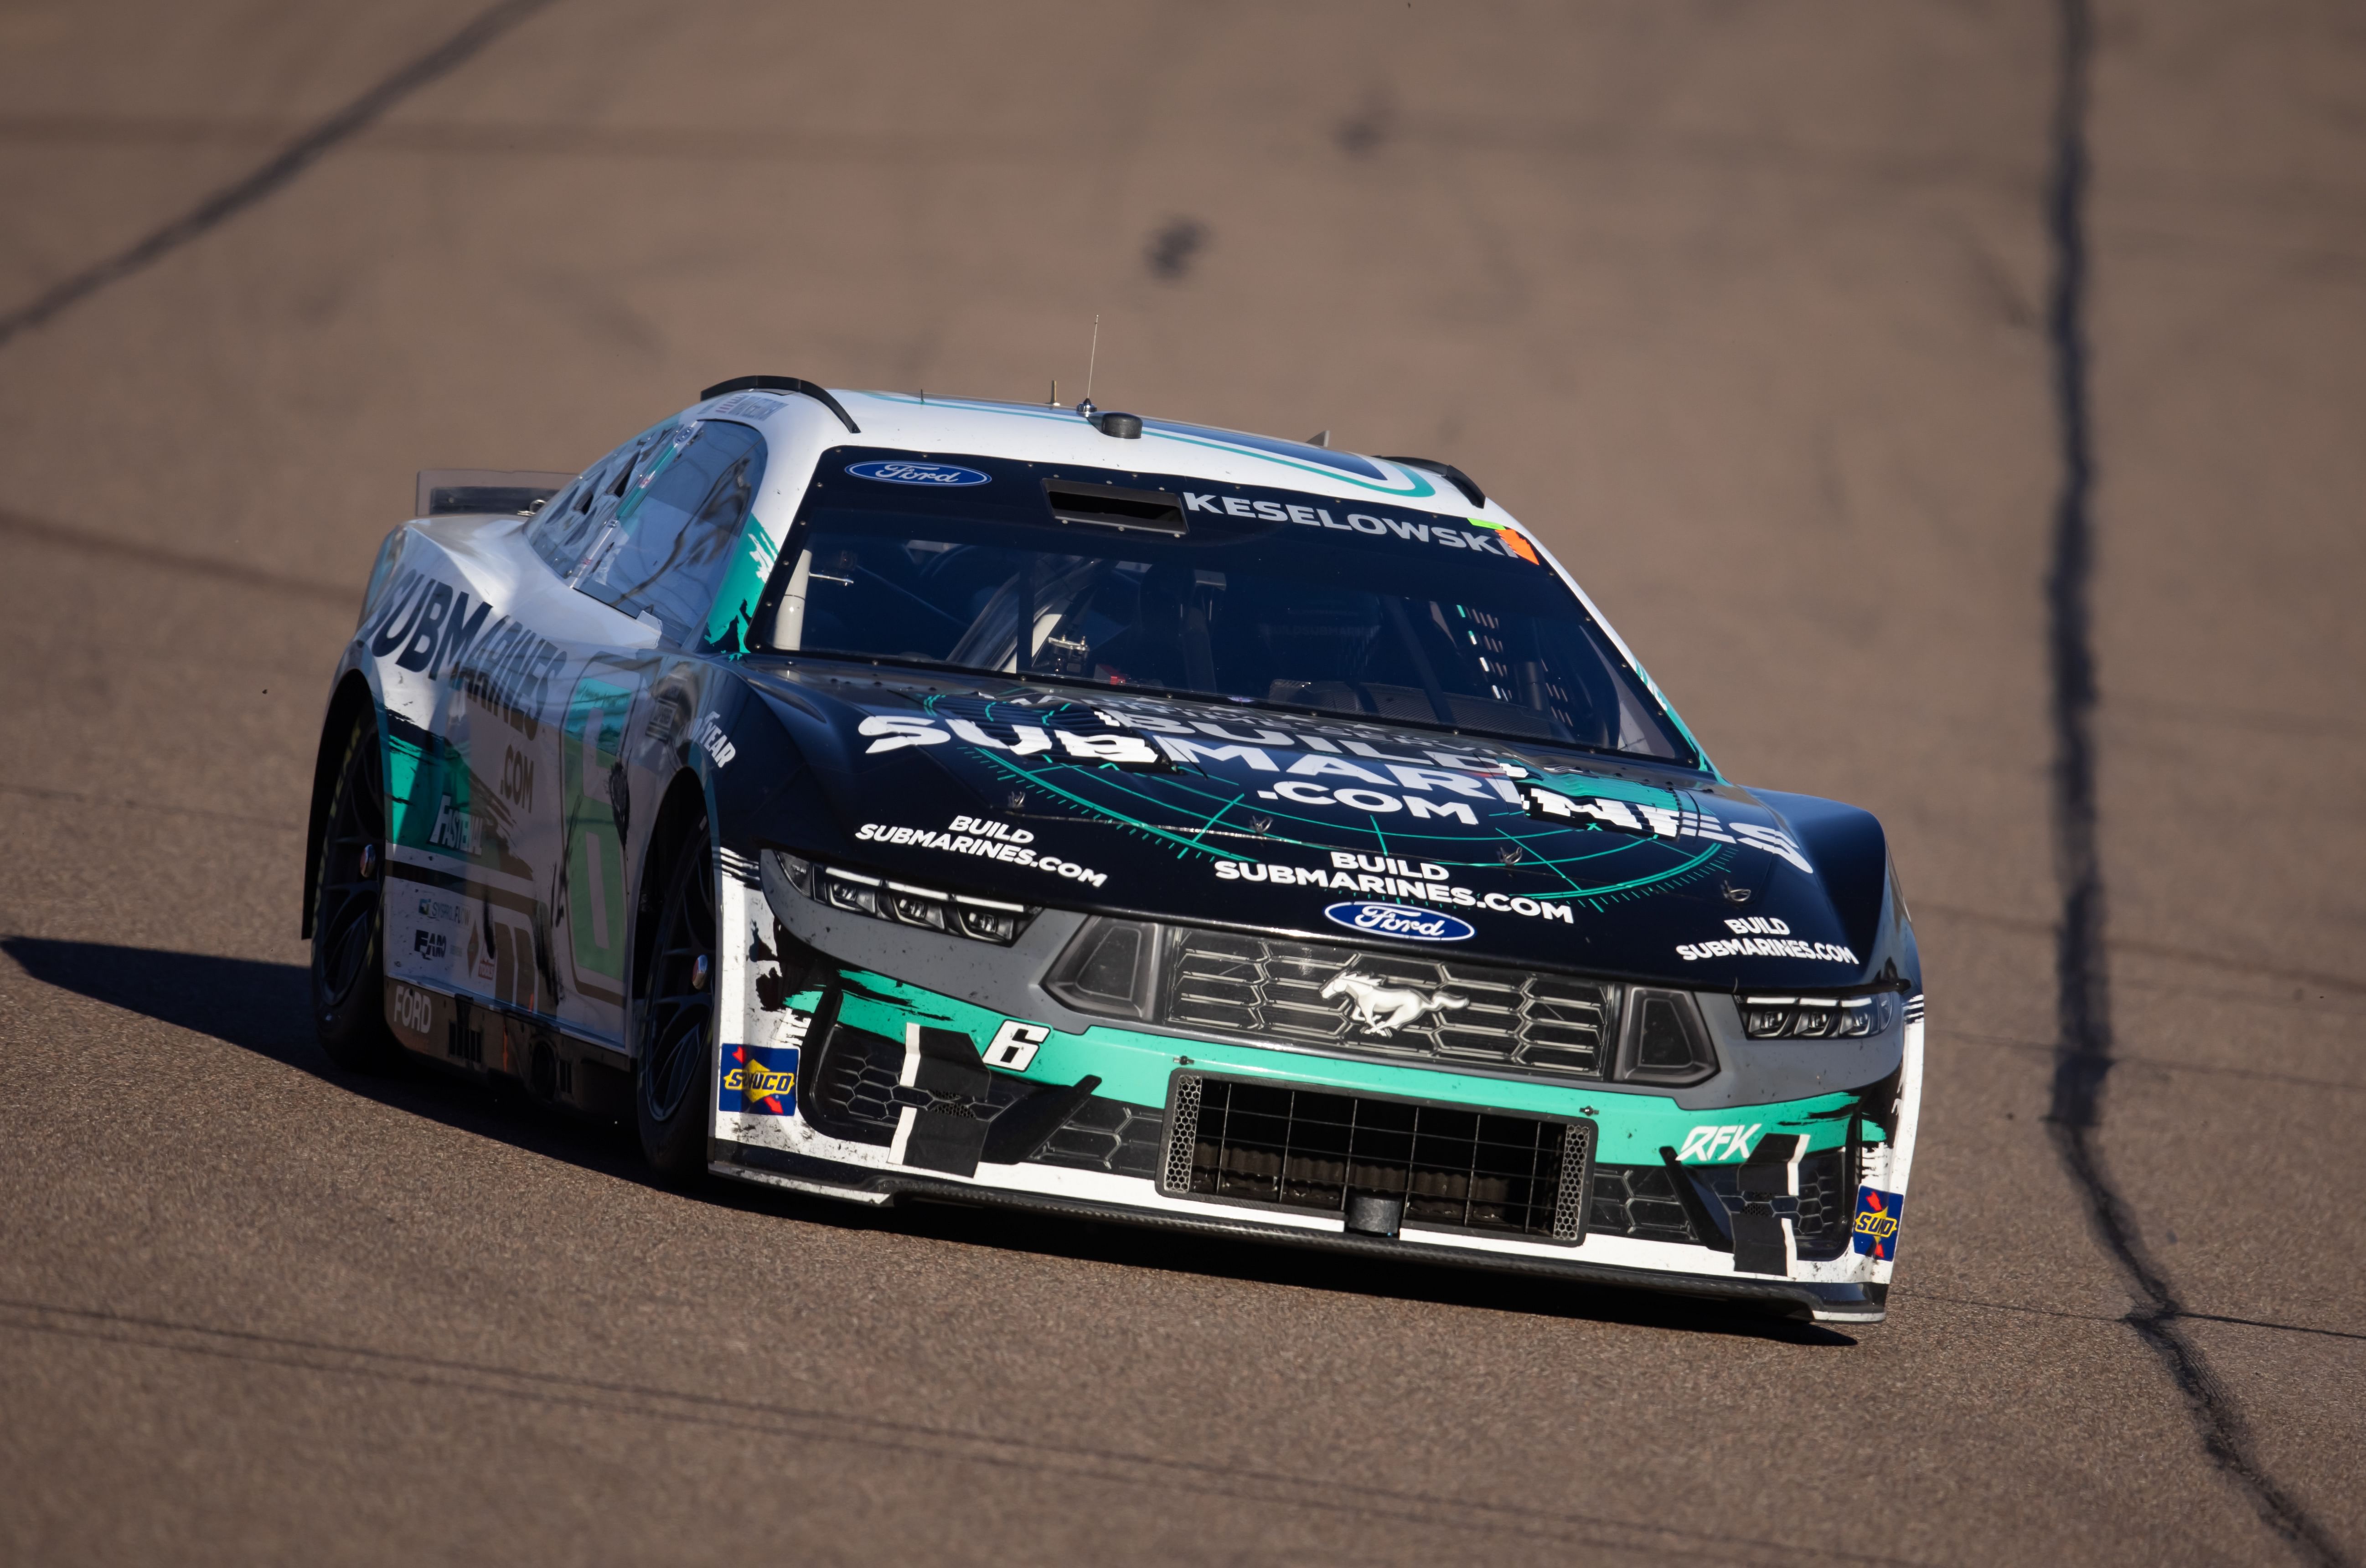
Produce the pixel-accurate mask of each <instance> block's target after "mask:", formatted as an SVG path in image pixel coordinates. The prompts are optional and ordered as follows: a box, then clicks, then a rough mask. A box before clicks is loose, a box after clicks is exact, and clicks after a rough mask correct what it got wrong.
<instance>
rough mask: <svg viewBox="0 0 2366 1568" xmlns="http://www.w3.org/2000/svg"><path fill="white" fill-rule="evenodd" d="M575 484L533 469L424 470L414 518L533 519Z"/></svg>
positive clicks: (571, 477) (570, 477)
mask: <svg viewBox="0 0 2366 1568" xmlns="http://www.w3.org/2000/svg"><path fill="white" fill-rule="evenodd" d="M574 482H575V476H574V475H573V474H551V473H544V472H542V471H540V470H539V469H534V468H422V469H420V470H419V492H418V496H417V498H416V500H415V501H414V502H412V504H413V506H414V508H415V510H413V511H412V513H411V515H412V516H413V517H451V516H456V515H459V514H461V513H492V514H494V515H497V516H510V517H531V516H533V515H534V514H535V513H537V512H539V511H541V510H542V503H543V502H546V501H548V500H549V499H550V498H551V497H552V496H554V495H557V494H558V492H559V491H562V490H565V489H566V488H567V487H568V486H569V485H571V484H573V483H574Z"/></svg>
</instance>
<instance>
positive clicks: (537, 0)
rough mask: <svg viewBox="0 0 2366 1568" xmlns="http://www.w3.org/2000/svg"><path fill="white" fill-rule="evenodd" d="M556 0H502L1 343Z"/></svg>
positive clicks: (264, 189) (58, 294) (13, 328)
mask: <svg viewBox="0 0 2366 1568" xmlns="http://www.w3.org/2000/svg"><path fill="white" fill-rule="evenodd" d="M552 3H553V0H499V3H498V4H496V5H494V6H491V7H490V8H489V9H487V10H485V11H482V12H479V14H478V15H477V17H476V18H475V19H474V20H472V21H471V22H469V23H468V26H466V27H464V28H461V29H460V30H459V31H458V32H456V33H454V34H453V35H452V36H451V37H450V38H448V39H445V40H444V41H443V42H442V43H440V44H437V45H436V46H435V47H434V49H431V50H429V51H427V52H426V53H425V54H423V55H421V56H420V57H419V58H418V59H416V60H413V61H411V62H410V63H409V64H407V65H404V66H403V67H401V68H400V70H398V71H396V72H395V73H393V74H392V75H389V76H388V77H386V78H384V79H383V80H382V81H380V82H378V83H377V85H375V86H373V87H371V88H369V89H368V90H367V91H366V92H365V93H363V94H362V95H361V96H359V97H357V98H355V99H354V100H353V101H352V102H351V103H349V104H347V105H345V106H344V107H343V108H341V109H338V110H337V111H336V112H334V113H333V114H331V115H330V116H329V117H328V118H325V119H323V120H321V122H320V123H319V124H317V125H315V126H313V127H312V128H311V129H310V130H307V131H306V132H304V133H303V134H302V135H301V136H299V137H298V138H297V139H296V140H295V141H291V142H289V143H288V144H287V146H285V147H283V148H281V149H280V150H279V151H278V152H276V153H275V154H274V155H273V156H272V157H271V158H270V159H268V160H267V161H265V163H264V164H261V165H259V166H258V167H256V168H254V169H253V170H251V171H250V172H248V173H247V174H245V175H242V176H240V177H239V178H238V179H235V180H232V181H231V183H230V184H229V185H226V186H222V187H221V188H220V190H217V191H215V192H214V193H213V194H212V195H210V196H208V197H206V198H205V199H204V200H202V201H200V202H198V203H197V205H196V206H195V207H193V208H191V209H189V210H188V211H186V212H185V213H183V214H181V216H179V217H178V218H175V219H174V220H172V221H171V222H169V223H167V224H165V225H164V226H163V228H161V229H157V230H155V231H152V232H151V233H149V234H148V235H146V236H145V237H143V238H141V239H140V240H137V241H134V242H133V243H131V244H130V245H129V246H127V247H125V248H124V249H123V250H120V251H118V252H117V253H116V254H113V255H111V256H109V257H107V259H106V260H104V261H102V262H99V263H97V264H96V265H92V266H88V267H84V269H83V270H82V271H80V272H78V273H76V274H74V275H73V276H72V277H68V278H65V279H63V280H62V281H60V282H58V283H56V284H53V285H51V287H50V288H48V289H47V290H45V291H43V292H42V293H41V294H39V296H37V297H36V298H34V299H30V300H28V301H27V302H26V303H25V304H22V305H19V306H18V307H17V309H15V310H11V311H9V312H7V314H6V315H0V346H5V345H6V344H7V343H8V342H9V340H10V339H12V338H15V337H17V335H18V334H20V333H27V332H30V331H31V330H32V329H33V328H35V327H38V326H40V325H43V324H44V323H46V322H48V321H52V320H54V319H55V318H56V317H57V316H59V315H60V314H61V313H62V312H63V311H65V310H69V309H71V308H72V307H73V306H75V305H78V304H80V303H81V302H82V301H83V300H84V299H89V298H90V297H91V296H92V295H94V294H96V293H97V292H98V291H99V290H100V289H102V288H106V287H107V285H108V284H110V283H115V282H118V281H120V280H121V279H123V278H126V277H129V276H131V275H132V274H133V273H135V272H140V271H141V270H143V269H145V268H147V267H149V266H152V265H154V264H155V263H157V262H159V261H161V260H163V258H164V257H165V256H167V255H170V254H172V253H173V252H175V251H177V250H179V249H180V248H181V247H182V246H183V245H186V244H187V243H189V242H190V241H192V240H196V239H198V238H200V237H202V236H203V235H205V234H207V233H208V232H209V231H212V230H213V229H214V228H216V227H217V226H219V225H220V224H221V223H223V222H224V221H226V220H229V219H231V218H234V217H236V216H237V215H238V214H239V213H241V212H243V211H245V210H246V209H248V208H250V207H253V206H254V205H255V203H257V202H259V201H262V200H263V199H265V197H269V196H272V195H273V194H275V193H276V192H277V191H278V190H280V189H281V188H282V187H283V186H287V184H288V182H290V181H292V180H293V179H295V178H296V176H297V175H300V174H302V173H303V172H304V171H305V170H306V169H308V168H310V166H311V165H312V164H313V163H315V162H316V161H317V160H318V159H319V158H320V157H321V154H322V153H325V152H328V151H329V150H330V149H332V148H333V147H335V146H336V145H337V144H338V143H339V142H341V141H346V140H348V139H349V138H351V137H352V136H354V135H355V133H356V132H358V131H360V130H366V128H367V127H368V126H370V125H371V124H372V123H373V122H375V121H376V120H377V118H379V117H380V116H382V115H384V114H385V113H386V111H387V110H389V109H390V108H392V107H394V106H395V105H397V104H399V103H400V102H401V101H402V100H403V99H404V98H407V97H409V96H411V94H413V93H415V92H417V91H418V90H419V89H420V88H422V87H424V86H426V85H428V84H430V83H432V82H434V81H436V80H438V79H439V78H441V77H444V76H446V75H449V74H450V73H452V72H453V71H455V70H456V69H458V68H459V67H460V66H462V65H464V64H466V63H468V61H469V60H471V59H473V58H474V57H475V56H476V55H477V54H478V53H479V51H482V50H483V49H484V47H485V46H486V45H487V44H489V43H491V42H492V41H493V40H494V39H497V38H499V37H501V35H502V34H503V33H505V32H508V31H509V30H510V29H511V28H514V27H516V26H517V25H518V24H519V23H520V22H523V21H524V20H525V19H526V18H527V17H531V16H533V15H534V14H535V12H536V11H539V10H541V9H543V8H544V7H545V6H549V5H551V4H552Z"/></svg>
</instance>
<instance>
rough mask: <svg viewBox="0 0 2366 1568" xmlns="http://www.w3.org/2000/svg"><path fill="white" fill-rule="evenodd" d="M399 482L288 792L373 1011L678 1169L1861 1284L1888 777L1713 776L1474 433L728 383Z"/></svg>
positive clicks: (1908, 1078) (1193, 1227)
mask: <svg viewBox="0 0 2366 1568" xmlns="http://www.w3.org/2000/svg"><path fill="white" fill-rule="evenodd" d="M417 510H418V512H419V513H420V515H418V516H417V517H415V518H413V519H412V520H411V521H410V522H408V523H405V524H403V525H401V526H400V527H399V528H397V529H396V530H395V531H394V532H393V533H392V534H391V535H390V536H389V537H388V538H387V540H386V542H385V544H384V546H383V547H381V549H380V550H379V553H378V557H377V563H376V565H375V567H374V568H373V570H372V571H371V574H370V578H369V584H368V588H367V592H366V598H365V601H364V605H363V610H362V615H361V619H360V624H359V626H358V627H357V629H356V630H355V634H354V637H353V639H352V641H351V643H350V644H349V645H348V646H347V648H346V649H345V651H344V657H343V659H342V660H341V661H340V662H339V664H338V666H337V671H336V675H335V679H334V681H333V682H332V690H331V694H330V698H329V702H328V707H327V716H326V720H325V724H324V727H323V729H322V733H321V751H320V761H319V765H318V768H317V771H316V776H315V782H314V788H313V795H312V815H311V831H310V854H309V856H308V861H307V865H306V872H305V875H306V888H305V922H304V923H305V931H306V934H307V935H309V936H310V938H311V940H312V943H313V948H312V952H313V960H312V991H313V996H312V1005H313V1012H314V1016H315V1021H316V1023H317V1026H318V1029H319V1032H320V1037H321V1043H322V1045H323V1046H324V1048H325V1049H326V1051H327V1053H328V1055H330V1056H331V1057H332V1059H333V1060H334V1061H335V1062H336V1063H338V1064H339V1065H341V1066H345V1067H349V1068H354V1069H366V1068H371V1067H374V1066H386V1065H389V1064H390V1063H392V1062H394V1061H397V1060H400V1059H402V1056H403V1054H404V1053H410V1054H414V1055H419V1056H424V1057H427V1058H432V1059H433V1060H434V1061H436V1062H438V1063H441V1064H444V1065H445V1066H449V1067H452V1068H455V1069H456V1070H459V1071H461V1072H465V1073H468V1074H471V1075H476V1076H478V1077H483V1078H486V1079H490V1080H491V1081H493V1082H494V1083H495V1084H496V1085H497V1086H500V1087H503V1088H506V1089H509V1090H511V1091H512V1092H516V1093H524V1094H529V1095H531V1096H534V1097H535V1098H537V1099H540V1100H544V1101H546V1102H548V1103H552V1104H555V1105H558V1106H560V1107H565V1108H570V1109H575V1110H580V1111H585V1112H588V1113H591V1114H592V1115H595V1116H603V1117H614V1118H620V1119H627V1120H630V1121H632V1122H636V1123H637V1126H638V1129H639V1134H640V1138H641V1142H642V1145H643V1147H644V1148H645V1150H646V1152H647V1154H648V1158H649V1160H650V1161H651V1163H652V1164H653V1165H654V1166H656V1167H657V1168H659V1171H661V1172H663V1173H665V1174H667V1175H668V1176H670V1177H674V1178H688V1177H691V1176H694V1175H698V1174H701V1173H713V1174H715V1175H721V1176H727V1177H731V1178H736V1179H741V1180H746V1181H752V1182H760V1183H769V1184H772V1185H773V1186H776V1187H783V1188H789V1189H794V1190H797V1191H799V1192H805V1193H815V1194H822V1195H826V1196H828V1197H832V1198H839V1199H846V1200H851V1201H858V1202H863V1203H873V1204H877V1203H888V1202H892V1201H896V1200H898V1199H900V1198H915V1199H928V1200H936V1201H954V1202H968V1203H984V1204H1004V1205H1016V1206H1020V1207H1024V1208H1031V1209H1037V1210H1043V1211H1051V1212H1057V1213H1069V1214H1075V1215H1082V1216H1088V1217H1093V1218H1098V1219H1104V1220H1122V1221H1126V1222H1130V1223H1135V1224H1150V1225H1158V1226H1166V1227H1172V1228H1177V1229H1183V1230H1188V1231H1193V1232H1199V1233H1206V1234H1217V1235H1234V1236H1240V1237H1245V1238H1250V1239H1257V1240H1265V1241H1274V1242H1282V1243H1289V1244H1295V1245H1300V1246H1305V1247H1323V1248H1331V1249H1343V1250H1346V1251H1350V1252H1357V1253H1363V1254H1368V1255H1373V1256H1380V1257H1386V1258H1397V1259H1403V1260H1408V1261H1425V1262H1433V1263H1451V1264H1460V1265H1470V1266H1476V1267H1481V1268H1491V1269H1505V1270H1513V1271H1519V1272H1527V1273H1533V1274H1543V1275H1551V1276H1560V1277H1566V1278H1571V1279H1576V1280H1591V1281H1595V1282H1608V1283H1617V1284H1629V1285H1642V1286H1649V1287H1652V1288H1656V1289H1661V1290H1672V1291H1679V1292H1691V1293H1694V1294H1698V1295H1708V1296H1716V1297H1725V1298H1740V1299H1751V1300H1755V1301H1758V1302H1760V1303H1768V1304H1771V1305H1772V1306H1774V1307H1775V1309H1776V1310H1780V1311H1785V1312H1787V1313H1789V1314H1794V1315H1812V1316H1813V1317H1816V1318H1819V1319H1827V1320H1843V1321H1857V1322H1869V1321H1876V1320H1878V1319H1879V1318H1880V1317H1881V1316H1882V1314H1883V1312H1884V1304H1885V1296H1886V1292H1887V1281H1888V1279H1889V1274H1890V1270H1891V1268H1892V1266H1893V1259H1894V1257H1895V1248H1896V1246H1897V1234H1898V1233H1897V1226H1898V1218H1899V1214H1900V1211H1901V1209H1902V1207H1903V1203H1904V1198H1905V1192H1906V1185H1907V1172H1908V1168H1909V1166H1910V1163H1911V1160H1912V1155H1913V1147H1914V1132H1915V1117H1916V1108H1917V1103H1918V1100H1919V1096H1920V1089H1921V1047H1922V1023H1921V1009H1922V998H1921V966H1920V962H1919V959H1918V957H1917V954H1916V949H1915V942H1914V936H1913V932H1912V930H1911V928H1910V924H1909V922H1908V918H1907V911H1906V908H1905V906H1904V903H1903V901H1902V899H1901V897H1900V896H1899V893H1898V884H1897V880H1896V876H1895V874H1894V871H1893V869H1892V867H1891V865H1890V857H1889V854H1888V852H1887V843H1886V840H1885V839H1884V837H1883V833H1882V830H1881V828H1880V826H1879V824H1878V823H1876V821H1875V820H1874V818H1871V817H1870V816H1868V815H1867V814H1865V812H1863V811H1859V810H1856V809H1853V808H1851V807H1843V806H1837V805H1833V804H1831V803H1828V802H1826V801H1822V800H1819V799H1813V798H1809V797H1807V796H1803V795H1786V794H1776V793H1774V792H1771V791H1766V790H1754V789H1743V788H1741V787H1739V786H1737V785H1735V784H1732V783H1731V782H1729V780H1728V779H1726V778H1725V777H1724V776H1723V775H1722V774H1721V773H1718V770H1717V769H1716V768H1715V767H1714V766H1712V765H1711V763H1710V762H1709V760H1708V758H1707V756H1706V755H1705V754H1704V753H1703V751H1702V750H1701V748H1700V747H1699V745H1698V744H1697V743H1696V741H1695V740H1694V739H1693V737H1692V735H1691V734H1690V733H1689V731H1687V730H1686V728H1684V724H1683V723H1682V722H1681V721H1680V720H1679V719H1678V718H1677V717H1676V716H1675V714H1674V712H1673V710H1672V709H1671V707H1670V706H1669V705H1668V704H1667V703H1666V702H1665V701H1664V700H1663V699H1662V696H1661V694H1660V693H1659V691H1658V689H1657V688H1656V686H1655V685H1654V684H1653V682H1651V679H1650V678H1649V677H1648V676H1647V675H1646V674H1645V673H1644V671H1643V669H1642V666H1641V665H1640V664H1639V662H1638V661H1637V660H1636V659H1635V658H1634V656H1633V655H1632V654H1631V653H1630V652H1629V651H1628V649H1627V648H1626V646H1625V645H1624V644H1623V643H1622V642H1621V641H1620V640H1619V639H1618V637H1617V636H1616V634H1614V633H1613V632H1612V631H1611V630H1610V628H1609V626H1607V624H1606V622H1605V621H1604V620H1603V618H1602V617H1601V616H1600V615H1598V614H1596V613H1595V611H1594V606H1593V605H1592V604H1591V603H1590V602H1589V601H1588V600H1587V599H1586V597H1585V595H1584V594H1583V592H1581V591H1580V590H1579V588H1578V586H1577V584H1576V583H1575V582H1574V581H1572V578H1571V577H1570V575H1569V574H1568V573H1567V572H1566V571H1564V570H1562V568H1561V567H1560V564H1559V563H1558V562H1557V561H1555V560H1554V559H1553V558H1552V557H1551V555H1550V553H1549V551H1547V550H1546V548H1545V547H1544V546H1543V545H1542V543H1541V542H1540V541H1539V540H1538V537H1537V536H1535V535H1534V534H1533V533H1530V532H1528V531H1527V530H1525V529H1523V528H1522V527H1521V526H1520V525H1518V524H1517V523H1516V522H1515V521H1514V519H1513V518H1512V517H1511V516H1510V515H1509V514H1508V513H1506V512H1505V511H1504V509H1503V507H1502V506H1501V505H1499V504H1497V503H1496V502H1491V501H1489V500H1488V499H1487V498H1486V497H1485V496H1484V495H1483V494H1482V492H1481V491H1480V490H1479V488H1478V487H1477V486H1476V485H1475V484H1473V483H1472V482H1471V481H1470V479H1468V478H1467V477H1466V476H1464V475H1463V474H1462V473H1461V472H1460V471H1459V470H1458V469H1456V468H1452V467H1451V466H1449V465H1447V464H1442V463H1434V462H1429V461H1426V460H1424V459H1418V458H1410V457H1393V458H1391V457H1358V456H1355V455H1352V454H1349V453H1346V452H1344V451H1339V450H1335V449H1332V448H1330V447H1328V446H1323V445H1314V444H1311V443H1300V442H1290V441H1278V440H1272V439H1268V438H1266V437H1262V436H1256V435H1248V434H1239V433H1235V432H1230V431H1223V430H1216V429H1210V428H1205V427H1201V426H1197V425H1191V424H1184V423H1171V422H1166V421H1159V420H1151V419H1143V418H1139V417H1137V416H1134V415H1131V414H1121V413H1113V412H1112V413H1103V412H1097V411H1095V410H1093V409H1092V408H1091V406H1090V405H1089V403H1087V404H1082V405H1079V406H1078V407H1076V408H1073V409H1071V408H1062V407H1059V406H1057V405H1050V406H1031V405H1022V404H1010V403H992V402H980V401H963V400H951V401H949V400H943V399H941V398H926V399H923V398H921V397H917V396H901V395H896V394H891V393H884V392H851V391H842V392H833V391H830V390H828V389H823V388H820V387H817V386H815V385H813V384H811V383H808V382H805V381H801V380H797V379H794V378H785V377H747V378H740V379H738V380H736V381H729V382H726V383H724V384H723V385H721V386H718V387H714V388H710V389H708V390H707V392H706V394H705V395H704V397H703V399H702V400H700V401H699V402H698V403H696V404H695V405H693V406H692V407H691V408H689V409H687V410H685V411H684V412H682V413H680V414H678V415H676V416H674V417H672V418H670V419H668V420H666V421H664V422H663V423H659V425H657V426H655V427H654V428H652V429H650V430H648V431H645V432H643V433H642V434H637V435H636V436H634V437H633V438H632V439H631V440H629V441H626V442H625V444H624V445H622V446H618V447H617V448H616V449H615V450H614V451H613V452H611V453H609V454H608V455H607V456H606V457H603V458H602V459H601V460H600V461H599V462H597V463H595V464H593V465H592V466H591V468H589V469H588V470H586V471H585V472H584V473H582V474H581V475H580V476H565V475H551V476H536V475H504V474H500V473H490V474H489V473H476V474H459V475H451V474H445V475H437V474H434V473H429V474H423V476H422V484H421V495H420V499H419V505H418V507H417Z"/></svg>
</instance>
